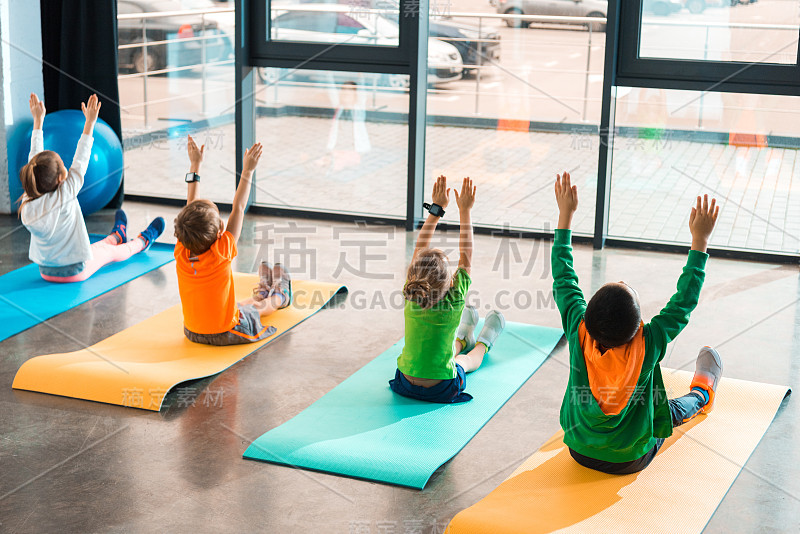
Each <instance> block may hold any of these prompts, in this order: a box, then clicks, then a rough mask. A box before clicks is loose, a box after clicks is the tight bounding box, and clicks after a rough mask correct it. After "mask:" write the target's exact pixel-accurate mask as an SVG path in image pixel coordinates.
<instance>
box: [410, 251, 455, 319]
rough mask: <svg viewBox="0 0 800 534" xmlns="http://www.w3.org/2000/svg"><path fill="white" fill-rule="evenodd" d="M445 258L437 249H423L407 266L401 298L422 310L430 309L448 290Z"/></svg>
mask: <svg viewBox="0 0 800 534" xmlns="http://www.w3.org/2000/svg"><path fill="white" fill-rule="evenodd" d="M450 279H451V277H450V272H449V270H448V267H447V256H446V255H445V254H444V252H442V251H441V250H439V249H431V248H428V249H424V250H421V251H420V252H418V253H417V256H416V258H414V261H413V262H412V263H411V265H409V266H408V273H407V274H406V285H405V287H404V288H403V296H405V298H406V300H408V301H411V302H415V303H416V304H417V305H418V306H419V307H421V308H424V309H429V308H432V307H433V306H434V305H435V304H436V303H437V302H439V301H440V300H441V299H442V298H443V297H444V295H445V294H446V293H447V291H448V290H449V289H450Z"/></svg>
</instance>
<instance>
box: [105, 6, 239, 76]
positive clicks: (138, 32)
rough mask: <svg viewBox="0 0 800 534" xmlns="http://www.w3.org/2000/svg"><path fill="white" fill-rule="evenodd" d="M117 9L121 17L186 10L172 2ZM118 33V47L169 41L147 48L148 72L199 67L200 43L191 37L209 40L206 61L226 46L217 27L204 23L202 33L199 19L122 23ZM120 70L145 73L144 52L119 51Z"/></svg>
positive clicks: (138, 49) (185, 17)
mask: <svg viewBox="0 0 800 534" xmlns="http://www.w3.org/2000/svg"><path fill="white" fill-rule="evenodd" d="M117 9H118V13H119V14H120V15H123V14H139V13H158V12H161V13H164V12H168V11H184V10H185V9H184V7H183V6H182V5H181V3H180V2H178V1H174V0H119V2H118V4H117ZM117 32H118V42H119V44H120V45H129V44H137V43H143V42H148V43H150V42H157V41H169V42H168V43H162V44H153V45H149V46H147V52H146V59H147V61H146V63H147V70H148V71H153V70H160V69H163V68H166V67H168V66H169V67H184V66H189V65H197V64H200V63H202V56H203V52H202V41H200V40H196V39H193V38H194V37H200V36H207V37H211V38H210V39H208V40H206V61H214V60H216V59H217V58H220V57H222V56H223V55H224V54H225V51H226V46H227V45H226V42H225V38H224V35H222V34H221V33H220V31H219V29H218V27H217V24H216V23H215V22H214V21H209V20H207V21H206V23H205V30H203V21H202V19H201V17H200V16H198V15H176V16H168V17H159V18H149V19H147V20H146V21H145V22H143V21H142V20H141V19H123V20H119V21H118V22H117ZM145 35H146V39H145V38H144V36H145ZM119 66H120V68H130V69H132V70H133V71H134V72H144V70H145V48H144V47H143V46H136V47H131V48H123V49H121V50H120V51H119Z"/></svg>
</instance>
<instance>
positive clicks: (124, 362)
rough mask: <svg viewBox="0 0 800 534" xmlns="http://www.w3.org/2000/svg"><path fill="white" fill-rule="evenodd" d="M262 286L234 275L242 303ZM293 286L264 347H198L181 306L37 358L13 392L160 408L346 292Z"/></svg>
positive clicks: (271, 321) (299, 282)
mask: <svg viewBox="0 0 800 534" xmlns="http://www.w3.org/2000/svg"><path fill="white" fill-rule="evenodd" d="M257 284H258V276H256V275H252V274H239V273H236V274H234V285H235V288H236V298H237V299H239V300H243V299H245V298H247V297H249V296H251V295H252V290H253V288H254V287H256V285H257ZM292 289H293V293H294V298H293V300H292V305H291V306H289V307H288V308H285V309H283V310H279V311H277V312H275V313H273V314H272V315H270V316H268V317H266V318H264V320H263V323H264V324H265V325H272V326H274V327H275V328H276V329H277V331H276V332H275V333H274V334H273V335H272V336H270V337H268V338H266V339H264V340H262V341H259V342H257V343H250V344H247V345H232V346H227V347H216V346H209V345H201V344H198V343H192V342H191V341H189V340H188V339H186V337H185V336H184V335H183V313H182V312H181V306H180V304H179V305H177V306H173V307H172V308H169V309H168V310H165V311H163V312H161V313H159V314H158V315H155V316H153V317H151V318H149V319H146V320H144V321H142V322H141V323H139V324H136V325H134V326H132V327H130V328H128V329H126V330H123V331H122V332H119V333H118V334H114V335H113V336H111V337H109V338H107V339H104V340H103V341H101V342H99V343H97V344H95V345H92V346H91V347H89V348H86V349H83V350H79V351H77V352H69V353H66V354H50V355H47V356H38V357H36V358H32V359H30V360H28V361H27V362H25V363H24V364H23V365H22V367H21V368H20V369H19V371H17V376H15V377H14V383H13V384H12V387H13V388H14V389H26V390H29V391H38V392H40V393H49V394H51V395H61V396H64V397H74V398H76V399H85V400H92V401H97V402H106V403H108V404H119V405H121V406H129V407H132V408H142V409H145V410H153V411H158V410H160V409H161V403H162V402H163V401H164V397H165V396H166V394H167V393H168V392H169V390H170V389H172V388H173V387H174V386H176V385H177V384H180V383H181V382H186V381H187V380H194V379H198V378H203V377H206V376H211V375H214V374H216V373H219V372H221V371H224V370H225V369H227V368H228V367H230V366H231V365H233V364H234V363H236V362H238V361H239V360H241V359H242V358H244V357H246V356H247V355H249V354H251V353H252V352H254V351H255V350H257V349H258V348H260V347H262V346H264V345H266V344H267V343H269V342H270V341H272V340H273V339H275V338H277V337H278V336H280V335H281V334H283V333H285V332H287V331H289V330H291V329H292V328H294V327H295V326H296V325H298V324H299V323H301V322H302V321H304V320H306V319H308V318H309V317H311V316H312V315H314V314H315V313H316V312H317V311H319V310H320V309H321V308H322V307H323V306H324V305H325V304H326V303H327V302H328V301H330V300H331V298H333V296H334V295H335V294H336V293H337V292H339V291H340V290H343V289H345V288H344V286H340V285H337V284H327V283H322V282H307V281H302V280H297V281H294V282H293V283H292ZM311 335H315V334H313V333H311Z"/></svg>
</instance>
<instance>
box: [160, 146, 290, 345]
mask: <svg viewBox="0 0 800 534" xmlns="http://www.w3.org/2000/svg"><path fill="white" fill-rule="evenodd" d="M188 151H189V161H190V162H191V166H190V168H189V173H188V174H187V175H186V182H187V183H188V194H187V200H186V206H185V207H184V208H183V209H182V210H181V211H180V213H178V216H177V217H176V218H175V237H177V238H178V244H177V245H176V246H175V262H176V268H177V271H178V289H179V291H180V295H181V305H182V306H183V325H184V328H183V331H184V334H186V337H187V338H188V339H189V340H190V341H194V342H195V343H204V344H206V345H238V344H242V343H253V342H255V341H259V340H261V339H264V338H267V337H269V336H271V335H272V334H274V333H275V328H274V327H272V326H264V325H263V324H262V323H261V318H262V317H265V316H267V315H269V314H271V313H273V312H274V311H275V310H279V309H281V308H285V307H287V306H288V305H289V304H290V303H291V301H292V282H291V279H290V277H289V274H288V273H287V272H286V271H285V270H284V269H283V267H282V266H281V264H279V263H278V264H275V267H272V266H271V265H269V264H268V263H266V262H262V263H261V267H260V269H259V274H260V275H261V281H260V284H259V286H258V287H257V288H256V289H255V290H254V292H253V297H252V298H249V299H246V300H244V301H242V302H236V296H235V294H234V288H233V272H232V270H231V262H232V261H233V258H235V257H236V254H237V250H236V241H237V240H238V239H239V234H240V233H241V231H242V220H243V218H244V211H245V207H246V206H247V199H248V197H249V196H250V184H251V179H252V175H253V171H254V170H255V168H256V165H257V164H258V160H259V159H260V158H261V152H262V146H261V143H256V144H254V145H253V146H252V147H250V149H249V150H247V151H245V153H244V167H243V169H242V177H241V180H240V181H239V186H238V187H237V188H236V194H235V196H234V197H233V208H232V209H231V215H230V217H229V218H228V223H227V225H226V224H225V223H224V222H223V220H222V218H221V217H220V215H219V209H218V208H217V206H216V204H214V203H213V202H211V201H210V200H202V199H196V198H195V197H196V195H197V183H198V182H199V179H200V176H199V175H198V174H197V173H198V171H199V170H200V164H201V163H202V162H203V154H204V151H205V145H203V146H202V147H200V148H198V147H197V143H195V141H194V139H192V137H191V136H189V139H188Z"/></svg>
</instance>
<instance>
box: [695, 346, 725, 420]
mask: <svg viewBox="0 0 800 534" xmlns="http://www.w3.org/2000/svg"><path fill="white" fill-rule="evenodd" d="M721 379H722V359H721V358H720V357H719V352H717V351H716V350H714V349H712V348H711V347H703V348H702V349H700V354H698V355H697V363H696V364H695V369H694V378H692V384H691V386H689V387H690V388H694V387H699V388H702V389H704V390H705V391H706V393H708V402H707V403H706V405H705V406H703V409H702V410H700V413H708V412H710V411H711V410H712V409H713V408H714V395H715V392H716V391H717V386H718V385H719V381H720V380H721Z"/></svg>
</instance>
